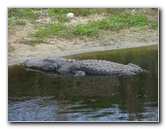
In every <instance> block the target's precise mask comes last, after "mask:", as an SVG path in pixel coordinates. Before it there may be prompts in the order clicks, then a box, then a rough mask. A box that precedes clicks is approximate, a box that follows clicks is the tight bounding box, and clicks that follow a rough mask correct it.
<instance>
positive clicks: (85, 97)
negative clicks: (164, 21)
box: [8, 46, 159, 122]
mask: <svg viewBox="0 0 166 129" xmlns="http://www.w3.org/2000/svg"><path fill="white" fill-rule="evenodd" d="M72 58H79V59H89V58H90V59H92V58H95V59H105V60H111V61H114V62H119V63H123V64H128V63H129V62H131V63H135V64H137V65H139V66H141V67H142V68H144V69H146V70H148V71H149V72H147V73H140V74H137V75H135V76H131V77H116V76H85V77H71V76H69V77H53V76H47V75H44V74H41V73H37V72H32V71H26V70H24V68H23V66H21V65H15V66H12V67H9V72H8V73H9V75H8V83H9V85H8V120H9V121H118V122H121V121H158V112H159V111H158V48H157V46H151V47H141V48H134V49H127V50H116V51H105V52H97V53H87V54H80V55H75V56H72Z"/></svg>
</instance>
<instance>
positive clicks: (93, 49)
mask: <svg viewBox="0 0 166 129" xmlns="http://www.w3.org/2000/svg"><path fill="white" fill-rule="evenodd" d="M152 45H158V43H157V42H150V43H132V44H131V43H130V44H125V45H122V44H120V45H119V44H118V45H114V46H97V47H95V46H94V47H90V48H88V49H85V48H84V49H78V50H71V51H64V52H63V53H60V54H57V55H45V56H43V55H34V56H31V57H22V59H13V60H8V66H12V65H17V64H21V63H23V62H24V61H25V60H27V59H32V58H38V59H42V58H47V57H50V56H57V57H64V56H65V57H67V56H71V55H76V54H82V53H89V52H97V51H106V50H120V49H129V48H137V47H145V46H152ZM158 47H159V46H158Z"/></svg>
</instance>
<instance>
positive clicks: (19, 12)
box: [8, 8, 39, 20]
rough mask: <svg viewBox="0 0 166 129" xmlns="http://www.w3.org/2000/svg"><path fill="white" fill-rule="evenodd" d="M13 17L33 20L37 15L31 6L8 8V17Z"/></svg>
mask: <svg viewBox="0 0 166 129" xmlns="http://www.w3.org/2000/svg"><path fill="white" fill-rule="evenodd" d="M12 17H15V18H16V19H27V20H35V19H37V18H38V17H39V15H38V14H35V13H34V12H33V9H32V8H9V9H8V18H12Z"/></svg>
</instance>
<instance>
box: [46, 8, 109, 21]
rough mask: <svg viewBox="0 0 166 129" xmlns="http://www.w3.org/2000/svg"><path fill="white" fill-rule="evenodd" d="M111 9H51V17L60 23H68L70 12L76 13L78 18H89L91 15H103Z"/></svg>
mask: <svg viewBox="0 0 166 129" xmlns="http://www.w3.org/2000/svg"><path fill="white" fill-rule="evenodd" d="M108 11H109V9H103V8H50V9H49V13H50V16H52V17H55V18H57V19H58V21H60V22H63V23H64V22H68V21H70V19H68V18H66V14H67V13H69V12H72V13H74V15H75V16H76V17H78V16H81V17H87V16H89V15H91V14H101V13H106V12H108Z"/></svg>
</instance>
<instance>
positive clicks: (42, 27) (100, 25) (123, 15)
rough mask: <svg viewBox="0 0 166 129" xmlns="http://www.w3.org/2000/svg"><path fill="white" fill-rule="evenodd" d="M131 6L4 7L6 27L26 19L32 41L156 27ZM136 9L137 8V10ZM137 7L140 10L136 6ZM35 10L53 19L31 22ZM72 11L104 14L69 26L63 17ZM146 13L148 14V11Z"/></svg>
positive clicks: (86, 13)
mask: <svg viewBox="0 0 166 129" xmlns="http://www.w3.org/2000/svg"><path fill="white" fill-rule="evenodd" d="M128 10H132V9H123V8H122V9H118V8H105V9H103V8H11V9H8V26H9V28H12V27H14V26H17V25H19V26H25V25H27V21H28V22H30V23H32V24H34V27H35V29H36V31H35V32H33V33H31V34H30V35H31V37H33V38H36V39H35V40H30V41H28V43H29V42H32V43H39V42H44V41H43V39H45V38H49V37H52V36H59V37H64V38H69V37H78V36H79V37H81V36H88V37H97V36H100V35H101V34H102V32H104V31H119V30H121V29H126V28H130V27H138V28H140V29H144V28H145V27H149V28H151V29H157V28H158V19H155V20H151V19H149V18H148V15H146V14H145V13H140V12H138V13H137V12H136V13H131V11H128ZM138 10H139V9H138ZM140 10H141V9H140ZM149 10H150V11H149V12H150V13H151V12H152V14H157V12H158V9H155V8H153V9H149ZM35 11H43V12H47V13H48V14H49V17H50V18H51V19H56V22H48V23H45V24H37V23H36V22H35V21H36V20H37V19H38V18H39V17H40V14H38V13H34V12H35ZM69 12H72V13H74V15H75V17H88V16H89V15H92V14H98V15H100V14H104V15H105V18H103V19H101V20H93V19H92V20H89V21H88V22H87V23H84V24H77V25H75V26H74V25H70V20H71V19H68V18H66V14H67V13H69ZM149 12H148V13H149Z"/></svg>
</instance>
